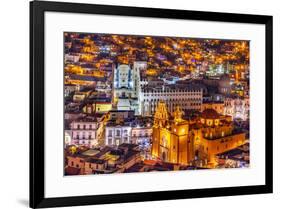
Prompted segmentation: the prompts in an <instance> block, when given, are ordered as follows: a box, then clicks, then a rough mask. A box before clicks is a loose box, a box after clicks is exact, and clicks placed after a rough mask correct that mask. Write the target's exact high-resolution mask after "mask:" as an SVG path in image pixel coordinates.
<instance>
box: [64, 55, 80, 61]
mask: <svg viewBox="0 0 281 209" xmlns="http://www.w3.org/2000/svg"><path fill="white" fill-rule="evenodd" d="M79 59H80V55H74V54H65V56H64V60H65V62H78V61H79Z"/></svg>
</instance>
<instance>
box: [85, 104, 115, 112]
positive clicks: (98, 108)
mask: <svg viewBox="0 0 281 209" xmlns="http://www.w3.org/2000/svg"><path fill="white" fill-rule="evenodd" d="M111 109H112V104H111V102H94V103H93V104H87V105H86V106H85V107H84V108H83V112H85V113H89V114H91V113H107V112H109V111H110V110H111Z"/></svg>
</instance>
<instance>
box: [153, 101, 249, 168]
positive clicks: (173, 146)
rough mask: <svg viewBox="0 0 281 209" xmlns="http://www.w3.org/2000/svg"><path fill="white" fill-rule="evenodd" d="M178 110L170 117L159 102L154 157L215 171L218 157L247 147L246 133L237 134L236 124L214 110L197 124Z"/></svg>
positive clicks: (196, 121)
mask: <svg viewBox="0 0 281 209" xmlns="http://www.w3.org/2000/svg"><path fill="white" fill-rule="evenodd" d="M183 114H184V113H183V112H182V111H181V110H180V108H179V107H177V109H176V111H175V112H174V113H173V114H172V115H170V114H169V113H168V111H167V108H166V104H165V103H164V102H159V103H158V106H157V109H156V112H155V115H154V124H153V134H152V137H153V138H152V140H153V141H152V156H153V157H155V158H158V159H161V160H163V161H165V162H170V163H177V164H183V165H193V164H194V163H198V162H199V163H200V165H201V166H205V167H214V166H215V164H216V162H215V156H216V155H217V154H219V153H223V152H225V151H228V150H231V149H234V148H236V147H238V146H240V145H242V144H244V143H245V133H238V132H235V131H234V130H233V125H232V122H231V121H229V119H228V118H227V117H224V116H221V115H219V114H218V113H217V112H216V111H215V110H213V109H206V110H204V111H203V112H202V113H201V115H200V116H199V117H197V118H195V119H193V120H184V119H183V118H182V116H183Z"/></svg>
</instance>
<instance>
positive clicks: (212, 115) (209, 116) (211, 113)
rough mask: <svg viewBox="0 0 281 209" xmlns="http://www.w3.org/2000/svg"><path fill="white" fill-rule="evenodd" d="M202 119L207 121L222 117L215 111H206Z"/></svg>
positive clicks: (202, 114)
mask: <svg viewBox="0 0 281 209" xmlns="http://www.w3.org/2000/svg"><path fill="white" fill-rule="evenodd" d="M201 117H202V118H206V119H217V118H219V117H220V115H219V114H218V113H217V111H215V110H214V109H206V110H204V111H203V112H202V113H201Z"/></svg>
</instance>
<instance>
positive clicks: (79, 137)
mask: <svg viewBox="0 0 281 209" xmlns="http://www.w3.org/2000/svg"><path fill="white" fill-rule="evenodd" d="M70 128H71V131H72V139H71V144H75V145H84V146H88V147H92V146H95V145H97V143H98V139H97V129H98V122H97V121H94V120H92V119H88V118H85V119H82V120H77V121H73V122H72V123H71V124H70Z"/></svg>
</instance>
